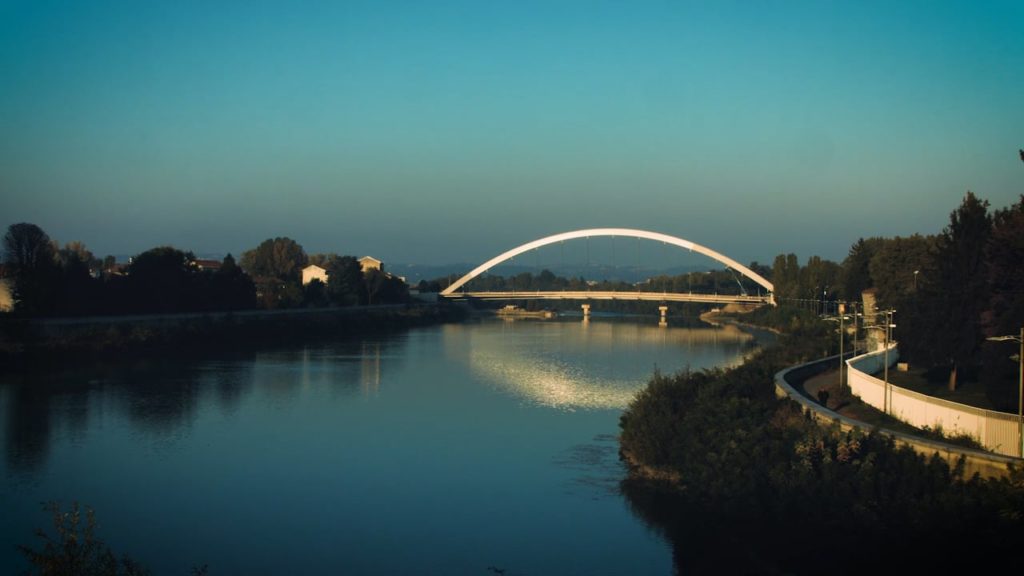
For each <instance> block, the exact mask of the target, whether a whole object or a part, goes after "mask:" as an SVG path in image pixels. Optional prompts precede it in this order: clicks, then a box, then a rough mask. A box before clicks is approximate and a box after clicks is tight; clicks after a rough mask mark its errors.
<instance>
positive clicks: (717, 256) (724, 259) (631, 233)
mask: <svg viewBox="0 0 1024 576" xmlns="http://www.w3.org/2000/svg"><path fill="white" fill-rule="evenodd" d="M598 236H613V237H614V236H625V237H629V238H639V239H643V240H653V241H655V242H663V243H665V244H670V245H673V246H678V247H680V248H684V249H686V250H690V251H692V252H698V253H700V254H703V255H704V256H707V257H709V258H711V259H713V260H717V261H718V262H721V263H722V264H725V265H726V266H727V267H728V268H731V269H733V270H735V271H737V272H739V273H740V274H742V275H743V276H746V277H747V278H749V279H751V280H753V281H754V282H756V283H757V284H758V285H760V286H761V287H763V288H764V289H765V294H764V295H757V296H749V295H746V294H739V295H730V294H699V293H698V294H694V293H678V292H642V291H639V290H638V291H636V292H634V291H504V292H474V291H468V292H467V291H461V292H460V291H459V289H460V288H462V287H463V286H465V284H466V283H467V282H469V281H470V280H472V279H473V278H476V277H477V276H479V275H481V274H483V273H484V272H486V271H488V270H490V269H491V268H493V267H495V266H497V265H498V264H501V263H502V262H505V261H507V260H511V259H512V258H515V257H516V256H518V255H520V254H522V253H524V252H529V251H530V250H534V249H537V248H540V247H542V246H547V245H549V244H555V243H557V242H564V241H566V240H577V239H580V238H591V237H598ZM774 291H775V287H774V286H773V285H772V283H771V282H769V281H768V280H765V279H764V277H762V276H761V275H760V274H758V273H757V272H754V271H753V270H751V269H750V268H747V267H746V266H744V265H743V264H740V263H739V262H737V261H735V260H733V259H732V258H729V257H728V256H726V255H724V254H721V253H719V252H716V251H714V250H712V249H710V248H707V247H705V246H701V245H700V244H697V243H695V242H690V241H689V240H684V239H682V238H678V237H676V236H669V235H668V234H660V233H658V232H649V231H647V230H633V229H630V228H590V229H587V230H576V231H573V232H563V233H561V234H554V235H551V236H547V237H544V238H540V239H539V240H534V241H533V242H527V243H526V244H523V245H521V246H517V247H515V248H513V249H511V250H508V251H506V252H503V253H501V254H499V255H497V256H495V257H494V258H491V259H490V260H488V261H487V262H484V263H483V264H481V265H479V266H477V267H476V268H474V269H473V270H471V271H470V272H469V273H468V274H466V275H465V276H463V277H462V278H459V279H458V280H456V281H455V282H453V283H452V284H451V285H450V286H448V287H447V288H445V289H444V290H443V291H441V293H440V296H442V297H445V298H479V299H484V300H534V299H544V300H649V301H658V302H663V301H664V302H708V303H721V304H729V303H744V304H772V305H774V304H775V297H774V294H773V292H774Z"/></svg>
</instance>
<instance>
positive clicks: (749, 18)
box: [0, 0, 1024, 264]
mask: <svg viewBox="0 0 1024 576" xmlns="http://www.w3.org/2000/svg"><path fill="white" fill-rule="evenodd" d="M1022 30H1024V4H1022V3H1020V2H984V3H975V2H898V3H890V2H840V3H829V4H825V3H820V2H778V3H748V2H678V3H676V2H557V3H550V2H516V3H491V2H484V3H481V2H432V3H415V2H410V3H406V2H393V3H381V2H338V3H303V4H302V5H299V6H293V5H290V4H285V3H269V2H266V3H265V2H253V3H231V2H225V3H201V2H184V3H180V2H175V3H162V2H108V1H95V2H51V1H45V0H44V1H13V2H10V1H9V2H5V3H2V4H0V70H2V71H3V76H2V77H3V80H2V81H0V82H2V85H3V88H2V89H0V226H2V227H3V228H4V229H6V228H7V226H9V225H10V224H13V223H16V222H32V223H35V224H38V225H39V226H41V227H42V228H43V229H44V230H46V232H47V233H49V234H50V236H51V237H53V238H54V239H55V240H58V241H60V242H61V243H64V242H68V241H72V240H80V241H82V242H84V243H85V244H86V245H87V246H88V247H89V248H90V249H91V250H92V251H93V252H94V253H95V254H96V255H98V256H102V255H104V254H132V253H138V252H141V251H143V250H146V249H149V248H152V247H154V246H158V245H164V244H169V245H173V246H175V247H177V248H180V249H184V250H192V251H194V252H196V253H227V252H231V253H234V254H236V255H237V254H239V253H240V252H242V251H244V250H246V249H249V248H253V247H255V246H256V245H257V244H259V242H261V241H262V240H263V239H265V238H268V237H274V236H288V237H291V238H293V239H295V240H296V241H298V242H299V243H300V244H302V245H303V247H304V248H305V249H306V251H307V252H309V253H314V252H339V253H343V254H356V255H362V254H373V255H375V256H377V257H379V258H382V259H383V260H385V261H392V262H405V263H422V264H444V263H451V262H482V261H484V260H486V259H488V258H490V257H491V256H494V255H495V254H498V253H500V252H502V251H504V250H506V249H508V248H511V247H513V246H516V245H519V244H521V243H523V242H527V241H529V240H533V239H536V238H540V237H542V236H547V235H549V234H553V233H557V232H563V231H568V230H575V229H580V228H593V227H606V226H607V227H626V228H641V229H647V230H652V231H656V232H662V233H666V234H671V235H675V236H680V237H683V238H686V239H688V240H692V241H694V242H697V243H700V244H703V245H705V246H709V247H711V248H713V249H715V250H718V251H719V252H722V253H724V254H727V255H729V256H731V257H733V258H735V259H737V260H739V261H741V262H744V263H746V262H750V261H752V260H757V261H760V262H762V263H770V262H771V260H772V258H773V257H774V256H775V255H776V254H778V253H782V252H795V253H797V254H798V255H799V256H800V257H801V259H805V258H807V257H808V256H810V255H820V256H822V257H825V258H829V259H832V260H837V261H838V260H841V259H842V258H843V257H844V256H845V255H846V252H847V250H848V248H849V246H850V245H851V244H852V243H853V242H855V241H856V239H857V238H859V237H867V236H873V235H883V236H893V235H910V234H913V233H917V232H920V233H934V232H938V231H940V230H941V229H942V227H943V226H945V225H946V223H947V222H948V215H949V213H950V211H952V210H953V209H954V208H955V207H956V206H957V205H958V204H959V202H960V200H961V198H962V197H963V195H964V193H965V192H966V191H967V190H971V191H973V192H974V193H975V194H977V195H978V196H979V197H981V198H984V199H987V200H989V201H990V202H991V203H992V205H993V206H994V207H1002V206H1006V205H1009V204H1011V203H1012V202H1014V201H1015V200H1016V199H1017V198H1018V197H1019V195H1020V194H1021V193H1022V192H1024V165H1022V164H1021V162H1020V160H1019V159H1018V157H1017V150H1018V149H1019V148H1024V106H1022V104H1021V95H1022V94H1024V74H1022V71H1024V34H1022V33H1021V31H1022Z"/></svg>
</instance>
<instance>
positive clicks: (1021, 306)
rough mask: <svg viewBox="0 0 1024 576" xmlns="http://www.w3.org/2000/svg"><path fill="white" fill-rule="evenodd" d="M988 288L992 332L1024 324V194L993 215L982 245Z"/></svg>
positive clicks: (1018, 327)
mask: <svg viewBox="0 0 1024 576" xmlns="http://www.w3.org/2000/svg"><path fill="white" fill-rule="evenodd" d="M985 260H986V261H987V263H988V281H989V286H990V289H991V294H992V296H991V300H990V305H989V316H990V319H989V328H990V332H991V335H997V334H1012V333H1014V332H1016V331H1017V330H1019V329H1020V327H1021V326H1024V288H1022V287H1024V195H1022V196H1021V197H1020V200H1019V201H1018V202H1017V203H1016V204H1013V205H1012V206H1010V207H1008V208H1003V209H1001V210H997V211H996V213H995V215H994V216H993V217H992V235H991V236H990V238H989V242H988V245H987V246H986V247H985Z"/></svg>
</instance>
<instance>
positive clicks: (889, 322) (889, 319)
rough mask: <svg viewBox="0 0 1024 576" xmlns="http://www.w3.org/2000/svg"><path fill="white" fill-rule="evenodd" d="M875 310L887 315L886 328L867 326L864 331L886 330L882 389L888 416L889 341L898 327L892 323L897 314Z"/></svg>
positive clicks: (883, 408) (884, 408)
mask: <svg viewBox="0 0 1024 576" xmlns="http://www.w3.org/2000/svg"><path fill="white" fill-rule="evenodd" d="M875 310H876V314H877V313H878V312H881V313H882V314H885V325H884V326H879V325H877V324H876V325H873V326H865V327H864V329H865V330H866V329H868V328H881V329H883V330H884V334H885V342H884V344H883V345H882V347H883V350H884V353H885V360H884V366H883V369H884V372H883V379H882V384H883V387H882V411H883V412H885V413H886V414H888V413H889V408H890V407H889V339H890V338H891V335H892V329H893V328H895V327H896V325H895V324H893V323H892V315H893V314H895V313H896V311H895V310H878V309H877V308H876V309H875Z"/></svg>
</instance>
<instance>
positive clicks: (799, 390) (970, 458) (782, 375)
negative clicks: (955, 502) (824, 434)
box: [775, 356, 1024, 478]
mask: <svg viewBox="0 0 1024 576" xmlns="http://www.w3.org/2000/svg"><path fill="white" fill-rule="evenodd" d="M838 363H839V357H838V356H830V357H827V358H822V359H819V360H815V361H812V362H808V363H806V364H800V365H798V366H791V367H789V368H786V369H785V370H782V371H780V372H779V373H777V374H776V375H775V393H776V395H777V396H779V397H780V398H781V397H789V398H791V399H792V400H794V401H795V402H797V403H798V404H800V405H801V406H802V407H803V408H804V409H805V410H807V411H808V412H809V413H810V414H811V415H812V416H813V417H814V419H815V420H817V421H818V422H820V423H822V424H833V423H834V424H838V426H839V427H840V429H841V430H843V431H847V430H851V429H853V428H858V429H860V430H863V431H865V432H867V431H870V430H876V429H877V430H878V431H879V432H881V433H883V434H887V435H889V436H891V437H893V439H894V440H895V441H896V443H897V444H901V445H905V446H909V447H911V448H913V449H914V450H915V451H917V452H918V453H920V454H922V455H924V456H926V457H930V456H932V455H935V454H937V455H938V456H939V457H940V458H942V459H943V460H945V461H946V462H947V463H948V464H949V465H950V466H951V467H952V466H955V465H956V464H957V462H958V460H959V459H960V458H963V459H964V474H965V476H966V477H968V478H969V477H971V476H973V475H974V474H975V473H977V474H978V475H979V476H981V477H982V478H1006V477H1008V476H1009V475H1010V472H1011V467H1013V466H1020V465H1021V464H1024V460H1022V459H1021V458H1016V457H1012V456H1003V455H1000V454H994V453H992V452H986V451H984V450H977V449H974V448H967V447H964V446H958V445H956V444H950V443H948V442H942V441H938V440H932V439H930V438H925V437H923V436H918V435H913V434H908V433H906V432H900V431H897V430H893V429H890V428H886V427H884V426H878V425H874V424H869V423H867V422H864V421H863V420H861V419H859V418H862V417H863V412H862V411H863V410H868V409H870V408H869V407H865V406H862V405H855V404H850V403H847V404H845V405H841V403H836V402H835V401H834V399H833V400H831V401H827V402H826V404H827V405H823V404H822V403H821V402H820V401H819V400H818V392H819V391H820V390H822V389H823V388H825V389H835V388H836V385H837V384H838V370H837V369H836V368H837V366H838ZM831 396H833V397H834V396H835V394H832V395H831ZM828 406H833V407H834V409H833V408H829V407H828Z"/></svg>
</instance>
